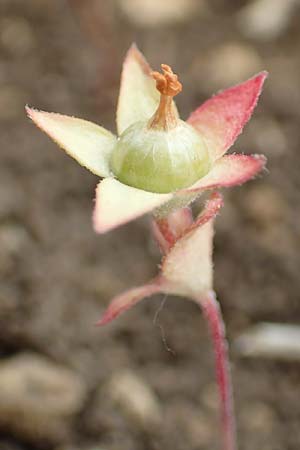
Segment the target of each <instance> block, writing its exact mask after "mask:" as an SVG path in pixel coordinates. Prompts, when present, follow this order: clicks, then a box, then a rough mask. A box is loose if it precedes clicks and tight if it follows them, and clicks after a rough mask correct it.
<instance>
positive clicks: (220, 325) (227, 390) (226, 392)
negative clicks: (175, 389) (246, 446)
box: [198, 292, 237, 450]
mask: <svg viewBox="0 0 300 450" xmlns="http://www.w3.org/2000/svg"><path fill="white" fill-rule="evenodd" d="M198 303H200V305H201V307H202V309H203V312H204V316H205V318H206V321H207V323H208V327H209V330H210V334H211V338H212V342H213V347H214V353H215V367H216V378H217V384H218V388H219V396H220V404H221V422H222V429H223V448H224V450H237V438H236V425H235V415H234V407H233V395H232V381H231V374H230V367H229V358H228V345H227V341H226V336H225V325H224V322H223V318H222V313H221V310H220V306H219V303H218V301H217V299H216V297H215V295H214V293H213V292H212V293H211V295H210V296H209V297H208V298H206V299H204V300H201V301H200V302H199V301H198Z"/></svg>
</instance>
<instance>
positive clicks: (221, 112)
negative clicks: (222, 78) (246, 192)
mask: <svg viewBox="0 0 300 450" xmlns="http://www.w3.org/2000/svg"><path fill="white" fill-rule="evenodd" d="M266 77H267V72H261V73H259V74H258V75H256V76H255V77H253V78H250V79H249V80H247V81H245V82H244V83H241V84H239V85H237V86H234V87H231V88H229V89H226V90H224V91H223V92H220V93H219V94H217V95H215V96H214V97H212V98H211V99H209V100H207V101H206V102H205V103H203V104H202V105H201V106H200V107H199V108H198V109H196V110H195V111H194V112H193V113H192V114H191V115H190V117H189V118H188V120H187V122H188V123H190V124H191V125H193V126H194V127H195V128H196V130H198V131H199V132H200V133H201V135H202V136H203V137H204V138H205V140H206V141H207V144H208V147H209V148H210V150H212V151H213V153H214V157H215V159H218V158H220V157H221V156H222V155H223V154H224V153H225V152H226V151H227V150H228V149H229V147H231V146H232V144H233V143H234V141H235V140H236V138H237V137H238V135H239V134H240V133H241V132H242V129H243V127H244V125H245V124H246V123H247V122H248V120H249V119H250V117H251V115H252V112H253V110H254V108H255V106H256V104H257V101H258V98H259V95H260V93H261V90H262V86H263V83H264V81H265V79H266Z"/></svg>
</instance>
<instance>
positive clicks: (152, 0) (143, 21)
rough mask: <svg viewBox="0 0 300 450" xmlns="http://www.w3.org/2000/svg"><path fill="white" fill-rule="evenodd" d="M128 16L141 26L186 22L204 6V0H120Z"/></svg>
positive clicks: (121, 6)
mask: <svg viewBox="0 0 300 450" xmlns="http://www.w3.org/2000/svg"><path fill="white" fill-rule="evenodd" d="M119 6H120V8H121V10H122V12H123V13H124V14H125V15H126V17H127V18H128V19H129V20H130V21H131V22H132V23H134V24H135V25H138V26H141V27H159V26H163V25H172V24H174V23H178V22H184V21H187V20H189V19H191V18H192V17H193V15H194V14H195V12H196V11H199V10H201V9H202V8H203V6H205V5H204V0H201V1H200V0H199V1H198V2H197V1H195V0H163V1H162V0H119Z"/></svg>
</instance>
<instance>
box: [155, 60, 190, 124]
mask: <svg viewBox="0 0 300 450" xmlns="http://www.w3.org/2000/svg"><path fill="white" fill-rule="evenodd" d="M161 68H162V72H163V73H160V72H151V75H152V77H153V78H154V80H155V81H156V89H157V90H158V91H159V92H160V94H161V95H160V102H159V105H158V108H157V110H156V111H155V113H154V115H153V117H152V118H151V119H150V121H149V124H148V126H149V128H156V129H162V130H165V131H168V130H170V129H172V128H175V127H176V126H177V124H178V113H177V110H176V107H175V106H174V103H173V101H172V99H173V97H175V95H177V94H179V92H181V91H182V84H181V83H180V81H178V76H177V75H176V74H175V73H173V71H172V69H171V67H170V66H168V65H167V64H162V65H161Z"/></svg>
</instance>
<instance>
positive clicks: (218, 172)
mask: <svg viewBox="0 0 300 450" xmlns="http://www.w3.org/2000/svg"><path fill="white" fill-rule="evenodd" d="M266 161H267V160H266V157H265V156H263V155H242V154H232V155H225V156H223V157H222V158H220V159H219V160H217V161H216V162H215V164H214V166H213V168H212V169H211V171H210V172H209V173H208V174H207V175H206V176H205V177H203V178H201V180H199V181H198V182H197V183H195V184H194V185H192V186H191V187H189V188H187V189H183V190H182V191H178V194H187V193H188V192H201V191H204V190H206V189H218V188H222V187H230V186H235V185H240V184H243V183H245V182H246V181H248V180H250V179H251V178H253V177H254V176H255V175H256V174H257V173H258V172H260V171H261V170H262V169H263V167H264V166H265V164H266Z"/></svg>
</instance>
